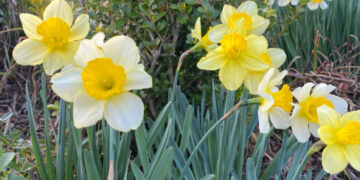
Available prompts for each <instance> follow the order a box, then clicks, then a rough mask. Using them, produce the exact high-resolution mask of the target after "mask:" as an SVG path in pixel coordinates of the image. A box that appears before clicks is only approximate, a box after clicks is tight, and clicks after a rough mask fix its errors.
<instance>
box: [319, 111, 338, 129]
mask: <svg viewBox="0 0 360 180" xmlns="http://www.w3.org/2000/svg"><path fill="white" fill-rule="evenodd" d="M317 115H318V120H319V124H320V126H330V127H331V128H333V129H335V130H336V129H341V128H342V127H343V123H342V122H341V121H340V114H339V113H338V112H336V111H335V110H334V109H333V108H331V107H329V106H326V105H323V106H320V107H318V108H317Z"/></svg>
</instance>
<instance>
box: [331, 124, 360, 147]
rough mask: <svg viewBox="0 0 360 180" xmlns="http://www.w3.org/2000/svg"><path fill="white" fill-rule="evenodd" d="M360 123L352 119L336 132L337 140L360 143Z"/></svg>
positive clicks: (346, 142) (345, 142)
mask: <svg viewBox="0 0 360 180" xmlns="http://www.w3.org/2000/svg"><path fill="white" fill-rule="evenodd" d="M359 129H360V123H359V122H357V121H353V120H350V121H349V122H348V123H347V124H346V125H345V126H344V127H343V128H342V129H341V130H340V131H338V132H337V134H336V139H337V142H339V143H341V144H355V145H360V133H359Z"/></svg>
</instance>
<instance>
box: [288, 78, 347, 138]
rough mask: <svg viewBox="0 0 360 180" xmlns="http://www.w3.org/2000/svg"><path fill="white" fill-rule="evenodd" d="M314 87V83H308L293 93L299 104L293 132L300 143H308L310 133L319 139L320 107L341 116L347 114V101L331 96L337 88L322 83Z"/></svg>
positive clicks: (293, 121) (294, 118) (295, 108)
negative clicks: (327, 108) (323, 106)
mask: <svg viewBox="0 0 360 180" xmlns="http://www.w3.org/2000/svg"><path fill="white" fill-rule="evenodd" d="M313 87H314V84H313V83H306V84H305V85H304V86H303V87H298V88H296V89H295V90H294V91H293V95H294V96H295V98H296V99H297V101H298V103H296V104H294V111H293V113H292V115H291V117H290V122H291V128H292V131H293V133H294V135H295V137H296V138H297V140H298V141H299V142H306V141H308V140H309V137H310V133H311V134H313V135H314V136H315V137H319V136H318V133H317V130H318V129H319V120H318V114H317V111H316V110H317V108H318V107H320V106H322V105H327V106H329V107H331V108H333V109H335V110H336V111H337V112H339V113H340V114H344V113H345V112H347V107H348V105H347V103H346V101H345V100H344V99H342V98H340V97H338V96H335V95H332V94H330V92H331V91H333V90H334V89H335V88H336V87H335V86H332V85H326V84H324V83H320V84H318V85H316V86H315V87H314V88H313ZM311 89H312V92H311ZM310 92H311V93H310Z"/></svg>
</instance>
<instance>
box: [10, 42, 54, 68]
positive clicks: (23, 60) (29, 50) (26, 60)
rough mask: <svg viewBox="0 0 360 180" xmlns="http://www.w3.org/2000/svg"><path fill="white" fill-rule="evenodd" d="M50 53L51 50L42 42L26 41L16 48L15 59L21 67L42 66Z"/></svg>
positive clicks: (14, 51)
mask: <svg viewBox="0 0 360 180" xmlns="http://www.w3.org/2000/svg"><path fill="white" fill-rule="evenodd" d="M48 52H49V49H48V48H47V47H46V45H45V44H44V43H42V42H41V41H37V40H32V39H25V40H24V41H21V42H20V43H19V44H17V45H16V46H15V48H14V50H13V57H14V59H15V61H16V63H18V64H20V65H31V66H34V65H37V64H41V63H42V62H43V58H44V57H45V56H46V54H47V53H48Z"/></svg>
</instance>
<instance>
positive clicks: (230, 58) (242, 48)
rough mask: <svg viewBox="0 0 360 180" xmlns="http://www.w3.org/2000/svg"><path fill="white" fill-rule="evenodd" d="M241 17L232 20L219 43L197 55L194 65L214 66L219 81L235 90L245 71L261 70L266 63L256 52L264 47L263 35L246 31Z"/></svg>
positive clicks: (243, 77)
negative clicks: (215, 46) (232, 23)
mask: <svg viewBox="0 0 360 180" xmlns="http://www.w3.org/2000/svg"><path fill="white" fill-rule="evenodd" d="M244 23H245V21H244V20H243V19H241V20H239V21H237V22H236V24H235V27H234V28H232V31H230V33H229V34H227V35H225V36H224V38H223V39H222V40H221V42H220V46H219V47H217V48H216V49H215V50H212V51H210V52H209V53H208V54H207V55H206V56H205V57H203V58H201V59H200V61H199V62H198V64H197V66H198V68H199V69H203V70H218V69H220V72H219V78H220V81H221V82H222V83H223V84H224V86H225V88H226V89H228V90H236V89H238V88H239V87H240V86H241V84H242V83H243V81H244V79H245V78H246V74H247V72H248V71H262V70H264V69H267V68H268V67H269V64H268V63H266V62H264V60H263V59H261V57H260V55H261V54H263V53H264V52H265V51H266V49H267V46H268V44H267V41H266V39H265V37H263V36H257V35H249V36H247V34H246V28H245V26H244Z"/></svg>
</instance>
